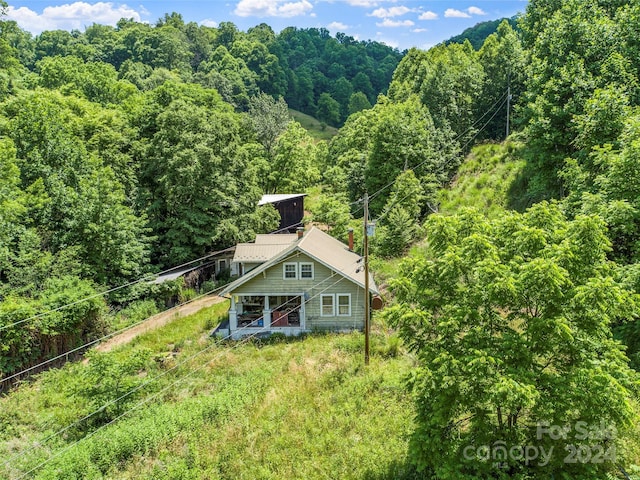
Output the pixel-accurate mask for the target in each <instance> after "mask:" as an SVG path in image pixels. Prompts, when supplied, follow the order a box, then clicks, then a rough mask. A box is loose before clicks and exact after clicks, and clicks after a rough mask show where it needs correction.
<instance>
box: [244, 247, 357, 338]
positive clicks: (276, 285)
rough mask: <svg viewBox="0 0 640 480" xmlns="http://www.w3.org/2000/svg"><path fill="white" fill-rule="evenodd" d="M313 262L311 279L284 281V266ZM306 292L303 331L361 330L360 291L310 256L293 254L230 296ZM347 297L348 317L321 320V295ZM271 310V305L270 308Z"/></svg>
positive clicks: (353, 284)
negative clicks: (347, 295)
mask: <svg viewBox="0 0 640 480" xmlns="http://www.w3.org/2000/svg"><path fill="white" fill-rule="evenodd" d="M290 262H298V263H313V264H314V279H313V280H311V279H309V280H305V279H296V280H285V279H284V278H283V267H282V265H283V264H284V263H290ZM296 293H306V294H307V295H308V298H309V300H308V301H307V302H306V304H305V316H306V328H307V329H308V330H342V329H353V328H355V329H362V328H364V289H363V288H362V287H359V286H358V285H356V284H355V283H353V282H351V281H350V280H348V279H346V278H344V277H342V276H341V275H340V274H337V273H334V272H333V271H332V270H331V269H329V268H327V267H326V266H324V265H322V264H321V263H318V262H316V261H314V260H313V259H312V258H311V257H309V256H307V255H304V254H302V253H297V254H295V255H293V256H291V257H288V258H286V259H284V260H283V261H282V262H279V263H277V264H275V265H273V266H272V267H270V268H268V269H267V270H265V271H264V272H263V273H261V274H258V275H257V276H256V277H254V278H252V279H250V280H248V281H247V282H246V283H244V284H243V285H241V286H239V287H238V288H237V289H235V290H234V291H233V292H232V294H233V295H291V294H296ZM337 293H349V294H351V316H349V317H346V316H344V317H339V316H335V317H323V316H321V315H320V301H321V295H322V294H337ZM270 307H271V308H274V307H275V305H271V306H270Z"/></svg>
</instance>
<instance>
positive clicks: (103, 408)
mask: <svg viewBox="0 0 640 480" xmlns="http://www.w3.org/2000/svg"><path fill="white" fill-rule="evenodd" d="M296 254H297V252H295V253H292V254H291V255H289V256H287V257H285V258H283V259H281V260H280V261H279V262H278V263H282V262H284V261H286V260H287V259H288V258H291V257H292V256H294V255H296ZM359 262H360V259H358V260H356V261H355V262H353V263H352V264H350V265H349V266H348V267H347V268H349V267H351V266H352V265H355V264H357V263H359ZM345 271H346V268H343V269H341V270H339V271H338V272H334V274H333V275H331V276H329V277H327V278H326V279H324V280H323V281H322V282H320V283H318V284H316V286H317V285H320V284H322V283H324V282H326V281H327V280H330V279H331V278H333V277H334V276H335V275H338V274H340V273H344V272H345ZM342 280H343V278H339V279H338V280H336V281H335V282H334V283H332V284H331V285H329V286H327V287H325V288H324V289H323V290H321V291H319V292H318V293H316V294H314V295H312V296H311V297H309V298H308V299H304V302H305V303H306V302H308V301H310V300H312V299H314V298H316V297H318V296H319V295H321V294H322V293H324V292H325V291H327V290H328V289H330V288H331V287H333V286H335V285H336V284H338V283H339V282H341V281H342ZM292 301H293V299H291V300H287V301H286V302H283V303H281V304H280V305H278V306H277V307H275V308H274V310H275V309H278V308H281V307H283V306H285V305H287V304H289V303H291V302H292ZM260 319H263V320H264V315H262V316H261V317H259V318H257V319H255V320H254V322H257V321H258V320H260ZM256 328H257V330H256V331H255V332H253V333H252V334H251V335H249V336H248V337H246V338H244V339H243V340H242V341H241V343H242V342H245V341H248V339H251V338H253V337H255V336H256V335H258V334H260V333H263V332H266V331H268V330H266V327H255V326H251V325H247V326H244V327H241V328H239V329H237V330H235V331H234V332H233V333H229V335H227V336H226V337H224V338H223V339H222V340H227V339H229V338H231V336H232V335H234V334H237V333H238V332H241V331H243V330H247V329H256ZM215 345H216V344H215V343H214V344H211V345H209V346H208V347H205V348H204V349H202V350H200V351H198V352H196V353H195V354H193V355H191V356H189V357H187V358H186V359H185V360H183V361H182V362H180V363H179V364H176V365H174V366H173V367H172V368H170V369H168V370H166V371H164V372H163V373H161V374H159V375H156V376H155V377H153V378H151V379H149V380H147V381H146V382H143V383H142V384H140V385H138V386H137V387H135V388H133V389H131V390H129V391H128V392H126V393H125V394H123V395H121V396H120V397H118V398H117V399H115V400H111V401H109V402H107V403H105V404H103V405H102V406H101V407H99V408H98V409H96V410H94V411H93V412H91V413H89V414H87V415H85V416H84V417H82V418H81V419H79V420H77V421H75V422H73V423H72V424H70V425H67V426H66V427H64V428H63V429H61V430H58V431H57V432H55V433H53V434H51V435H49V436H48V437H46V438H45V439H43V440H40V441H39V442H38V443H37V444H36V445H34V446H32V447H30V448H29V449H26V450H23V451H21V452H19V453H18V454H15V455H13V456H12V457H10V458H9V459H8V460H6V461H5V462H4V463H3V465H4V466H6V465H8V464H9V463H10V462H11V461H12V460H13V459H15V458H17V457H18V456H23V457H24V456H25V455H26V454H28V453H29V452H31V451H33V450H35V449H36V448H37V447H41V446H42V444H44V443H46V442H47V441H49V440H51V439H52V438H54V437H56V436H59V435H62V434H63V433H64V432H66V431H68V430H70V429H71V428H73V427H75V426H77V425H79V424H80V423H82V422H84V421H85V420H88V419H89V418H91V417H93V416H94V415H96V414H98V413H100V412H102V411H104V410H105V409H106V408H107V407H109V406H111V405H114V404H116V403H118V402H119V401H120V400H123V399H124V398H126V397H128V396H129V395H131V394H132V393H135V392H136V391H138V390H140V389H142V388H144V387H145V386H147V385H149V384H150V383H153V382H154V381H156V380H158V379H159V378H162V377H164V376H165V375H167V374H168V373H169V372H171V371H173V370H175V369H177V368H178V367H180V366H183V365H185V364H186V363H187V362H189V361H191V360H193V359H194V358H196V357H197V356H199V355H201V354H203V353H204V352H206V351H208V350H210V349H211V348H213V347H214V346H215ZM236 347H237V344H236V345H234V346H232V347H231V348H230V349H228V350H232V349H233V348H236ZM224 353H226V351H222V352H220V354H219V355H222V354H224ZM213 360H215V358H214V359H212V360H208V361H207V362H205V364H203V365H201V366H200V367H198V368H197V369H196V370H194V371H192V373H194V372H195V371H197V370H199V369H201V368H204V366H206V365H207V364H208V363H210V362H212V361H213ZM192 373H190V374H187V375H185V376H184V377H181V378H179V379H178V380H176V382H174V383H173V384H171V385H169V387H165V388H164V389H162V390H160V392H157V393H156V394H154V395H152V396H151V397H150V398H147V399H145V401H143V402H140V404H138V405H136V406H134V407H133V408H132V409H130V410H127V411H126V412H124V413H123V414H121V415H120V416H118V417H116V418H115V419H113V420H112V421H110V422H109V423H107V424H105V425H102V426H101V427H99V428H98V429H96V430H95V431H93V432H92V433H90V434H89V435H87V436H85V437H83V438H81V439H79V440H78V441H76V442H74V443H73V444H71V445H70V446H69V447H66V448H65V449H63V450H62V451H60V452H57V453H56V454H55V455H53V456H52V457H50V458H49V459H47V460H46V461H44V462H42V463H40V464H38V465H37V466H36V467H34V468H33V469H31V470H29V471H28V472H26V473H25V474H24V475H22V476H21V477H19V478H24V477H25V476H26V475H28V474H30V473H32V472H34V471H35V470H37V469H39V468H40V467H42V466H44V465H45V464H47V463H49V462H50V461H52V460H53V459H55V458H57V456H59V455H61V454H63V453H64V452H65V451H67V450H68V449H69V448H71V447H73V446H74V445H76V444H78V443H80V442H81V441H83V440H86V439H87V438H90V437H91V436H93V435H94V434H95V433H97V431H99V430H101V429H102V428H104V427H106V426H108V425H110V424H112V423H113V422H115V421H116V420H118V419H119V418H121V417H122V416H124V415H126V414H127V413H129V412H131V411H133V410H135V409H136V408H138V406H140V405H141V404H144V403H146V402H148V401H149V400H150V399H152V398H155V397H157V396H159V395H160V394H161V393H162V392H163V391H165V390H166V389H167V388H170V387H171V386H173V385H175V384H177V383H178V382H179V381H182V380H184V378H186V377H188V376H190V375H191V374H192Z"/></svg>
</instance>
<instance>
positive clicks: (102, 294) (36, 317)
mask: <svg viewBox="0 0 640 480" xmlns="http://www.w3.org/2000/svg"><path fill="white" fill-rule="evenodd" d="M300 223H301V222H297V223H294V224H292V225H288V226H286V227H283V228H280V229H278V230H274V231H272V232H269V234H274V233H280V232H282V231H284V230H288V229H290V228H293V227H295V226H298V225H300ZM233 248H235V246H231V247H227V248H225V249H223V250H218V251H215V252H211V253H209V254H207V255H204V256H203V257H200V258H196V259H195V260H191V261H190V262H186V263H183V264H181V265H177V266H175V267H171V268H169V269H167V270H163V271H161V272H158V273H151V274H147V275H145V276H144V277H142V278H140V279H138V280H134V281H131V282H129V283H125V284H124V285H120V286H117V287H113V288H110V289H109V290H105V291H103V292H100V293H96V294H93V295H89V296H88V297H84V298H81V299H79V300H76V301H74V302H71V303H67V304H65V305H61V306H59V307H56V308H53V309H51V310H47V311H46V312H41V313H39V314H37V315H33V316H31V317H28V318H25V319H22V320H19V321H17V322H14V323H10V324H8V325H0V332H2V331H3V330H7V329H9V328H12V327H15V326H18V325H22V324H23V323H26V322H28V321H31V320H36V319H38V318H41V317H44V316H46V315H49V314H51V313H55V312H58V311H60V310H64V309H65V308H69V307H72V306H74V305H78V304H80V303H83V302H86V301H88V300H92V299H94V298H98V297H103V296H105V295H107V294H109V293H112V292H115V291H117V290H120V289H122V288H126V287H130V286H132V285H135V284H138V283H140V282H144V281H148V280H151V279H153V278H156V277H157V276H159V275H162V274H165V273H169V272H172V271H174V270H177V269H179V268H182V267H186V266H187V265H191V264H192V263H196V262H200V261H202V260H205V259H207V258H209V257H212V256H215V255H219V254H221V253H225V252H228V251H230V250H232V249H233ZM5 316H6V315H5Z"/></svg>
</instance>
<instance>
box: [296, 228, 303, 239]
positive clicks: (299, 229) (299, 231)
mask: <svg viewBox="0 0 640 480" xmlns="http://www.w3.org/2000/svg"><path fill="white" fill-rule="evenodd" d="M296 232H297V233H298V239H300V238H302V235H304V227H298V228H297V229H296Z"/></svg>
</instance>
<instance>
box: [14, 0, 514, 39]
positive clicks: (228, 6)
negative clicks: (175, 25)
mask: <svg viewBox="0 0 640 480" xmlns="http://www.w3.org/2000/svg"><path fill="white" fill-rule="evenodd" d="M526 5H527V1H526V0H497V1H496V0H469V1H464V0H432V1H418V0H407V1H402V0H234V1H224V0H223V1H205V0H199V1H190V0H174V1H171V2H169V1H165V0H134V1H131V2H127V3H121V2H91V1H82V2H72V1H70V0H67V1H66V2H65V1H64V0H45V1H43V0H13V1H9V11H8V17H9V18H10V19H13V20H16V21H17V22H18V24H19V25H20V26H21V27H22V28H23V29H25V30H28V31H30V32H31V33H33V34H35V35H37V34H38V33H40V32H42V31H43V30H53V29H66V30H71V29H78V30H80V31H82V30H84V27H85V26H89V25H91V24H92V23H102V24H107V25H115V23H116V22H117V21H118V19H120V18H122V17H126V18H134V19H135V20H138V21H141V22H151V23H154V22H155V21H156V20H157V19H158V18H160V17H162V16H163V15H164V13H170V12H173V11H176V12H178V13H180V14H182V16H183V17H184V19H185V21H187V22H191V21H193V22H197V23H200V24H204V25H208V26H214V27H215V26H217V25H218V24H219V23H220V22H233V23H234V24H236V25H237V26H238V28H239V29H240V30H244V31H246V30H247V29H248V28H250V27H252V26H255V25H257V24H259V23H262V22H264V23H267V24H269V25H271V26H272V27H273V29H274V30H275V31H276V32H279V31H280V30H282V29H283V28H285V27H288V26H294V27H300V28H308V27H318V28H319V27H324V28H327V29H329V30H330V31H331V33H332V34H334V35H335V33H337V32H343V33H346V34H347V35H350V36H352V37H355V38H356V39H358V40H377V41H380V42H384V43H386V44H388V45H391V46H393V47H397V48H399V49H401V50H402V49H405V48H410V47H414V46H415V47H418V48H422V49H427V48H429V47H431V46H433V45H435V44H437V43H439V42H441V41H443V40H446V39H448V38H449V37H451V36H453V35H456V34H458V33H460V32H462V31H463V30H464V29H465V28H467V27H471V26H473V25H475V24H476V23H478V22H482V21H485V20H494V19H496V18H501V17H511V16H513V15H515V14H516V13H518V12H524V10H525V8H526Z"/></svg>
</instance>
